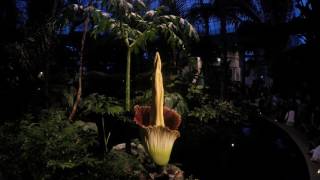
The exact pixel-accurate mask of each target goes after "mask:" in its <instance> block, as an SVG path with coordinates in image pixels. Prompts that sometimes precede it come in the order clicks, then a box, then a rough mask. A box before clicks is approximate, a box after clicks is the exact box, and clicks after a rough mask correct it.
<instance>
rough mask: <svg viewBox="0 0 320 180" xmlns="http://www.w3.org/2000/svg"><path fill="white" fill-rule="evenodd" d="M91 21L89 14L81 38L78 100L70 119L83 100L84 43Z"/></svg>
mask: <svg viewBox="0 0 320 180" xmlns="http://www.w3.org/2000/svg"><path fill="white" fill-rule="evenodd" d="M89 21H90V17H89V15H87V17H86V19H85V21H84V30H83V34H82V39H81V49H80V65H79V80H78V81H79V82H78V83H79V87H78V90H77V96H76V101H75V102H74V104H73V107H72V111H71V113H70V115H69V118H68V119H69V120H70V121H72V120H73V118H74V116H75V114H76V112H77V109H78V106H79V104H80V100H81V94H82V76H83V50H84V45H85V41H86V36H87V32H88V25H89Z"/></svg>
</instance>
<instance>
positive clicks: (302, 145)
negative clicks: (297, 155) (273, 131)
mask: <svg viewBox="0 0 320 180" xmlns="http://www.w3.org/2000/svg"><path fill="white" fill-rule="evenodd" d="M268 121H270V122H271V123H272V124H274V125H276V126H278V127H279V128H281V129H282V130H284V131H285V132H286V133H287V134H288V135H289V136H290V137H291V138H292V139H293V140H294V141H295V143H296V144H297V145H298V147H299V149H300V150H301V152H302V153H303V156H304V158H305V160H306V163H307V165H308V169H309V174H310V180H320V163H314V162H312V161H311V160H310V158H311V156H310V155H309V154H308V153H309V145H308V140H307V138H306V137H305V136H304V134H302V133H301V132H299V131H298V130H296V129H295V128H294V127H291V126H287V125H285V124H281V123H278V122H275V121H272V120H270V119H268Z"/></svg>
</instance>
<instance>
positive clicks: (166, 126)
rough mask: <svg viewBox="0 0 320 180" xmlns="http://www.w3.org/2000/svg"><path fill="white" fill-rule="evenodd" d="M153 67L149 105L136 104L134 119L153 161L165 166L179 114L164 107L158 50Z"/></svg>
mask: <svg viewBox="0 0 320 180" xmlns="http://www.w3.org/2000/svg"><path fill="white" fill-rule="evenodd" d="M154 69H155V70H154V74H153V87H152V104H151V107H150V106H138V105H136V106H135V107H134V110H135V117H134V121H135V122H136V123H137V124H138V125H139V126H140V127H141V134H142V140H143V143H144V146H145V148H146V149H147V151H148V152H149V154H150V156H151V157H152V159H153V161H154V162H155V163H156V164H158V165H160V166H165V165H167V164H168V162H169V159H170V155H171V150H172V147H173V144H174V142H175V140H176V139H177V138H178V137H179V136H180V133H179V131H178V130H177V129H178V127H179V126H180V124H181V116H180V115H179V114H178V113H177V112H175V111H174V110H172V109H170V108H167V107H164V89H163V80H162V73H161V58H160V55H159V53H158V52H157V53H156V56H155V59H154Z"/></svg>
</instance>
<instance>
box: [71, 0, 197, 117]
mask: <svg viewBox="0 0 320 180" xmlns="http://www.w3.org/2000/svg"><path fill="white" fill-rule="evenodd" d="M105 4H106V5H107V12H108V13H105V12H102V11H101V10H99V9H96V8H94V7H92V6H89V7H87V8H84V9H83V8H82V9H81V7H82V6H80V5H73V6H72V8H71V9H72V10H76V11H79V10H80V11H83V12H91V13H92V17H93V20H94V22H95V24H96V25H95V26H94V28H93V32H92V33H93V34H94V35H95V36H98V35H99V34H101V33H105V32H108V33H112V34H114V35H115V36H116V37H118V38H119V39H121V40H123V42H124V43H125V45H126V47H127V65H126V89H125V95H126V96H125V110H126V111H129V110H130V107H131V105H130V104H131V103H130V79H131V78H130V69H131V55H132V52H135V53H137V52H138V51H139V50H140V49H145V48H146V46H147V44H148V43H149V42H152V41H155V40H157V39H159V38H161V37H163V38H165V39H167V43H168V44H169V45H170V46H171V47H172V48H179V49H182V50H185V48H186V47H185V43H186V41H187V40H191V39H194V40H197V39H198V35H197V32H196V31H195V30H194V28H193V27H192V25H191V24H190V23H189V22H188V21H187V20H185V19H183V18H181V17H178V16H174V15H163V14H162V12H163V11H162V9H163V8H162V7H160V8H158V9H157V10H150V11H147V9H146V6H145V4H144V3H143V1H141V0H137V1H132V3H131V2H129V1H126V0H111V1H108V2H106V3H105Z"/></svg>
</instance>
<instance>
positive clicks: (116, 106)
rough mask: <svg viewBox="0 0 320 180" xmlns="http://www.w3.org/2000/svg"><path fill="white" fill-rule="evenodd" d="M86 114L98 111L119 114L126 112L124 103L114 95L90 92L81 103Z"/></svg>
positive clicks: (103, 113)
mask: <svg viewBox="0 0 320 180" xmlns="http://www.w3.org/2000/svg"><path fill="white" fill-rule="evenodd" d="M81 109H82V110H83V113H84V114H90V113H96V114H101V115H112V116H115V115H119V114H121V113H123V112H124V108H123V106H122V104H121V103H120V102H119V101H118V100H117V99H115V98H113V97H106V96H104V95H99V94H97V93H93V94H90V95H89V96H88V97H86V98H84V99H83V101H82V103H81Z"/></svg>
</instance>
